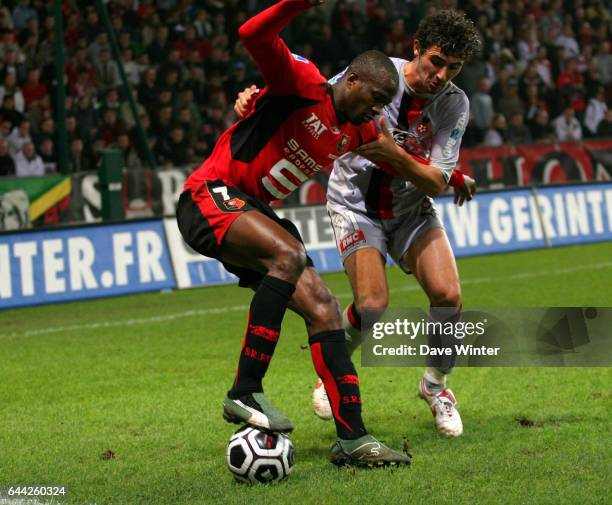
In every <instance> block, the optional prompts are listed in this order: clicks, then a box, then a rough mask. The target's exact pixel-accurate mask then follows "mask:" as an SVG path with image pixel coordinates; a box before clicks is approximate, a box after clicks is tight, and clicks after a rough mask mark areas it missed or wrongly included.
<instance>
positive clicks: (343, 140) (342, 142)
mask: <svg viewBox="0 0 612 505" xmlns="http://www.w3.org/2000/svg"><path fill="white" fill-rule="evenodd" d="M350 141H351V137H350V136H348V135H347V134H346V133H343V134H342V138H341V139H340V142H338V145H337V146H336V152H337V153H338V154H342V153H343V152H344V151H345V150H346V148H347V147H348V145H349V142H350Z"/></svg>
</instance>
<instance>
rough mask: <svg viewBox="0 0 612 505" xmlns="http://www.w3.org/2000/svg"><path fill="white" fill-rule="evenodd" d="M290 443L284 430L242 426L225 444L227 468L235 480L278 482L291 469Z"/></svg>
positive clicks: (285, 476)
mask: <svg viewBox="0 0 612 505" xmlns="http://www.w3.org/2000/svg"><path fill="white" fill-rule="evenodd" d="M293 459H294V456H293V444H292V443H291V440H290V439H289V437H288V436H287V435H285V434H284V433H270V432H266V431H262V430H259V429H257V428H255V427H253V426H249V425H246V426H243V427H242V428H240V429H239V430H238V431H237V432H236V433H234V434H233V435H232V436H231V438H230V439H229V443H228V444H227V467H228V468H229V470H230V472H232V474H233V476H234V478H235V479H236V480H237V481H238V482H243V483H247V484H254V483H256V482H263V483H268V482H278V481H280V480H283V479H286V478H287V477H288V476H289V474H290V473H291V470H292V468H293Z"/></svg>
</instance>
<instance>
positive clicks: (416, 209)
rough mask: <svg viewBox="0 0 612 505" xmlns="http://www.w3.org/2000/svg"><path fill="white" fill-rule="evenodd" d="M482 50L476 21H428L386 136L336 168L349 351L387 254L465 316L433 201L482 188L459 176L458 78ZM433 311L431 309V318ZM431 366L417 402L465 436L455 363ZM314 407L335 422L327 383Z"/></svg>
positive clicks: (461, 106) (446, 428)
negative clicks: (452, 379)
mask: <svg viewBox="0 0 612 505" xmlns="http://www.w3.org/2000/svg"><path fill="white" fill-rule="evenodd" d="M480 45H481V41H480V36H479V34H478V31H477V30H476V28H475V27H474V25H473V23H472V22H471V21H469V20H468V19H467V18H465V16H464V15H462V14H460V13H458V12H456V11H452V10H446V11H439V12H436V13H434V14H432V15H429V16H427V17H426V18H424V19H423V20H422V21H421V23H420V24H419V28H418V30H417V33H416V34H415V40H414V44H413V51H414V58H413V59H412V60H410V61H408V60H404V59H400V58H392V61H393V62H394V64H395V65H396V68H397V70H398V73H399V76H400V86H399V90H398V92H397V94H396V95H395V97H394V98H393V100H392V102H391V103H390V104H389V105H388V106H386V107H385V109H384V112H383V116H382V120H381V132H382V133H381V135H380V136H379V139H378V140H377V141H375V142H372V143H370V144H366V145H363V146H362V147H360V148H359V149H357V151H356V153H358V154H355V153H349V154H346V155H344V156H342V157H341V158H338V159H336V160H335V161H334V167H333V171H332V173H331V176H330V180H329V185H328V190H327V200H328V203H327V209H328V212H329V214H330V217H331V222H332V226H333V229H334V233H335V237H336V243H337V246H338V250H339V252H340V255H341V256H342V261H343V264H344V269H345V271H346V273H347V275H348V277H349V280H350V283H351V287H352V291H353V302H352V303H351V304H350V305H349V306H348V307H347V308H346V309H345V311H344V313H343V322H344V327H345V330H346V333H347V345H348V346H349V349H350V350H351V352H352V351H354V350H355V349H356V348H357V347H358V346H359V345H360V343H361V334H362V331H363V330H367V328H362V325H361V322H362V316H363V315H364V313H366V312H367V315H368V317H367V318H366V319H367V320H369V321H373V320H375V319H377V318H378V317H380V316H381V315H382V314H383V313H384V311H385V309H386V308H387V305H388V300H389V290H388V285H387V278H386V275H385V263H386V256H387V254H389V255H390V256H391V257H392V258H393V260H394V261H395V262H396V263H397V264H398V265H399V266H400V268H401V269H402V270H404V271H405V272H406V273H412V274H414V276H415V277H416V279H417V281H418V282H419V284H420V285H421V287H422V288H423V290H424V291H425V293H426V294H427V296H428V298H429V301H430V306H431V307H443V308H444V307H446V308H451V309H454V310H452V311H451V312H452V313H453V314H454V316H453V317H454V318H456V319H458V318H459V317H460V310H461V288H460V283H459V274H458V272H457V266H456V263H455V257H454V255H453V252H452V249H451V247H450V244H449V241H448V237H447V236H446V233H445V231H444V227H443V225H442V222H441V221H440V219H439V218H438V215H437V212H436V209H435V206H434V204H433V201H432V197H436V196H438V195H440V194H441V193H443V192H444V191H445V190H446V189H447V187H448V185H452V186H455V187H459V188H462V189H463V192H462V194H463V195H464V196H461V195H460V196H459V203H462V200H463V198H465V195H466V194H467V199H470V198H471V194H472V192H473V190H474V187H473V181H472V180H471V179H470V178H468V177H465V180H464V179H463V175H462V174H461V173H460V172H457V171H453V168H454V167H455V166H456V164H457V161H458V159H459V147H460V145H461V138H462V136H463V133H464V131H465V127H466V126H467V123H468V119H469V101H468V98H467V96H466V95H465V93H464V92H463V91H462V90H461V89H460V88H458V87H457V86H455V84H453V83H452V82H451V81H452V79H453V78H454V77H456V76H457V74H458V73H459V72H460V71H461V68H462V66H463V62H464V61H465V60H466V59H467V58H469V57H470V56H471V55H472V54H473V53H475V52H477V51H478V50H479V48H480ZM341 76H342V73H341V74H339V75H338V76H336V77H334V78H332V79H331V80H330V81H331V82H334V80H336V79H338V78H340V77H341ZM247 91H248V93H247ZM256 92H257V90H256V88H255V87H254V86H253V87H251V89H250V90H245V96H243V97H242V98H241V99H239V100H238V101H237V102H236V107H235V109H236V111H237V112H238V113H239V114H240V113H241V112H240V111H241V110H244V108H245V107H246V106H247V105H246V104H247V103H248V100H249V99H248V96H249V95H250V94H253V93H256ZM240 102H242V103H240ZM381 168H382V169H381ZM456 201H457V194H456ZM435 314H436V312H435V311H432V314H431V315H432V317H433V318H435ZM428 365H431V366H428V367H427V368H426V370H425V373H424V375H423V378H422V379H421V381H420V383H419V395H420V396H421V397H422V398H423V399H425V401H426V402H427V403H428V405H429V407H430V409H431V412H432V414H433V416H434V422H435V425H436V428H437V429H438V431H439V432H441V433H443V434H446V435H449V436H459V435H461V434H462V433H463V424H462V421H461V416H460V415H459V412H458V411H457V409H456V407H455V405H456V403H457V402H456V399H455V396H454V394H453V393H452V391H451V390H450V389H449V388H448V387H446V376H447V375H448V373H450V371H451V370H452V365H453V360H450V362H448V361H447V362H445V363H428ZM312 404H313V408H314V410H315V413H316V414H317V415H318V416H319V417H320V418H322V419H332V415H331V409H330V407H329V402H328V400H327V394H326V391H325V388H324V387H323V384H322V383H321V381H318V382H317V384H316V386H315V389H314V392H313V398H312Z"/></svg>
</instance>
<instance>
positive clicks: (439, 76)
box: [408, 41, 463, 94]
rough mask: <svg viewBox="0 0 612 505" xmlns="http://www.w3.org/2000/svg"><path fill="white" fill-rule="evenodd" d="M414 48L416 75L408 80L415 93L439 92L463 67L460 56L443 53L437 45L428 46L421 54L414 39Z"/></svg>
mask: <svg viewBox="0 0 612 505" xmlns="http://www.w3.org/2000/svg"><path fill="white" fill-rule="evenodd" d="M414 49H415V52H416V53H417V55H416V58H417V62H416V70H415V71H416V75H415V76H413V78H412V79H409V81H408V82H409V83H410V84H411V86H412V87H413V88H414V90H415V91H416V92H417V93H429V94H435V93H439V92H440V91H442V89H444V86H446V85H447V84H448V81H450V80H452V79H454V78H455V77H456V76H457V74H458V73H459V72H460V71H461V67H463V60H462V59H461V58H457V57H455V56H447V55H445V54H444V53H443V52H442V50H441V49H440V48H439V47H438V46H432V47H429V48H427V49H426V50H425V51H424V52H423V53H422V54H421V52H420V48H419V43H418V41H415V43H414Z"/></svg>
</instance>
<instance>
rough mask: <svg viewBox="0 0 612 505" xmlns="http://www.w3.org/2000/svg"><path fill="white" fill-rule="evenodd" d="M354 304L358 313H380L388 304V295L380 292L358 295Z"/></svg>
mask: <svg viewBox="0 0 612 505" xmlns="http://www.w3.org/2000/svg"><path fill="white" fill-rule="evenodd" d="M355 306H356V308H357V311H358V312H359V313H360V314H363V313H364V312H372V313H375V314H380V315H382V314H383V313H384V312H385V310H386V309H387V307H388V306H389V295H388V294H387V293H385V292H382V293H372V294H367V295H362V296H358V298H357V300H355Z"/></svg>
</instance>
